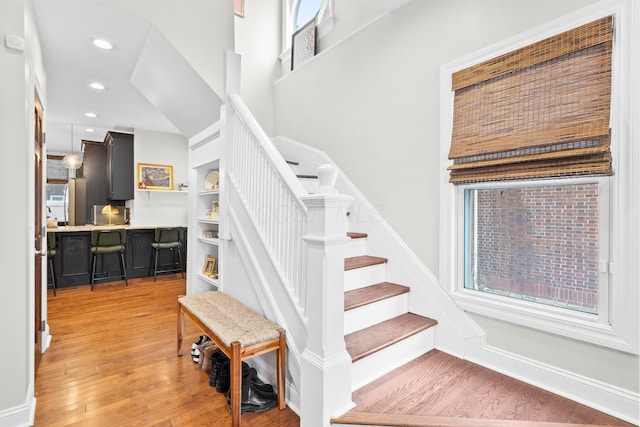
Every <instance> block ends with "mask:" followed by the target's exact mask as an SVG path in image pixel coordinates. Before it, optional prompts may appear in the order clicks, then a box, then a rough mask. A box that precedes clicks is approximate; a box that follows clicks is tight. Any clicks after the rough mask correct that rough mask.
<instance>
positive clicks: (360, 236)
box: [347, 231, 369, 239]
mask: <svg viewBox="0 0 640 427" xmlns="http://www.w3.org/2000/svg"><path fill="white" fill-rule="evenodd" d="M368 236H369V235H368V234H367V233H355V232H352V231H351V232H348V233H347V237H350V238H352V239H366V238H367V237H368Z"/></svg>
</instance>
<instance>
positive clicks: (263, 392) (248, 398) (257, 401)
mask: <svg viewBox="0 0 640 427" xmlns="http://www.w3.org/2000/svg"><path fill="white" fill-rule="evenodd" d="M240 401H241V403H240V413H241V414H244V413H246V412H262V411H266V410H267V409H270V408H273V407H274V406H276V403H278V395H277V394H276V392H275V390H274V389H273V386H272V385H271V384H263V383H261V382H260V381H259V379H258V373H257V371H256V370H255V368H252V367H250V366H249V365H247V364H246V363H245V362H242V392H241V398H240ZM227 406H229V409H231V393H229V394H227Z"/></svg>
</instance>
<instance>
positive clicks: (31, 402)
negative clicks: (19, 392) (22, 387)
mask: <svg viewBox="0 0 640 427" xmlns="http://www.w3.org/2000/svg"><path fill="white" fill-rule="evenodd" d="M35 415H36V398H35V396H34V395H33V389H32V386H29V390H27V396H26V398H25V403H23V404H21V405H18V406H14V407H13V408H7V409H4V410H1V411H0V427H27V426H32V425H33V423H34V420H35Z"/></svg>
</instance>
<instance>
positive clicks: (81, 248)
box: [47, 225, 187, 289]
mask: <svg viewBox="0 0 640 427" xmlns="http://www.w3.org/2000/svg"><path fill="white" fill-rule="evenodd" d="M162 227H167V226H162ZM175 227H178V228H180V241H181V242H182V261H183V263H185V262H186V259H187V227H185V226H175ZM110 228H124V229H125V230H126V231H127V240H126V245H125V248H126V249H125V264H126V266H127V277H128V278H129V279H134V278H137V277H147V276H153V249H152V247H151V243H152V242H153V239H154V234H155V229H156V227H154V226H134V225H110V226H109V225H99V226H96V225H80V226H59V227H51V228H47V232H53V233H55V237H56V249H57V253H56V255H55V256H54V257H53V269H54V274H55V279H56V286H57V287H58V289H60V288H66V287H70V286H80V285H87V286H89V285H90V282H91V231H93V230H103V229H110ZM176 259H177V258H176ZM172 263H173V258H172V254H171V252H170V251H160V255H159V259H158V268H161V267H160V266H161V265H162V266H165V265H169V264H172ZM184 267H185V268H186V265H185V266H184ZM96 271H106V272H108V273H109V275H112V276H114V278H113V280H120V277H119V276H120V264H119V261H118V257H117V256H109V255H106V256H105V257H104V267H102V262H101V260H100V256H98V268H97V270H96ZM98 286H99V285H98Z"/></svg>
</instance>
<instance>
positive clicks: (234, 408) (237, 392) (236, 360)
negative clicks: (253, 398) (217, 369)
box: [229, 341, 242, 427]
mask: <svg viewBox="0 0 640 427" xmlns="http://www.w3.org/2000/svg"><path fill="white" fill-rule="evenodd" d="M241 351H242V349H241V348H240V342H239V341H234V342H232V343H231V360H230V361H229V375H230V377H231V378H230V380H231V381H230V382H231V384H230V385H229V393H230V394H231V425H232V426H233V427H240V414H241V411H240V409H241V405H242V358H241V354H240V353H241Z"/></svg>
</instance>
